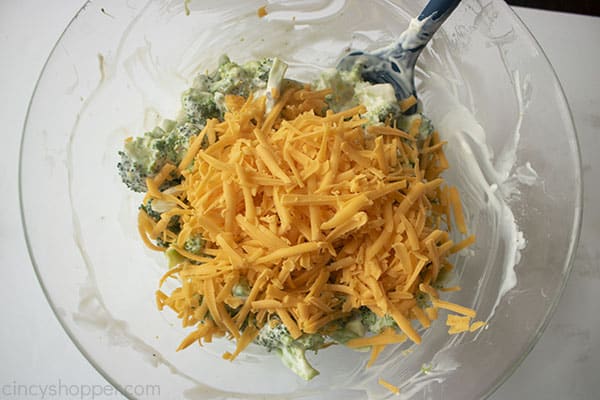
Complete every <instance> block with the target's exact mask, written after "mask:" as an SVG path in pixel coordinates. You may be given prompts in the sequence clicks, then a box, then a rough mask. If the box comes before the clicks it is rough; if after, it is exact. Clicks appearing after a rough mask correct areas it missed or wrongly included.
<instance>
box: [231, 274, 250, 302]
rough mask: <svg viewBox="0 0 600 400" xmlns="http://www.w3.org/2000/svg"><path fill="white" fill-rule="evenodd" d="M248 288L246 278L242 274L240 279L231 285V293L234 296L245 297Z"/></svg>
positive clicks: (248, 292)
mask: <svg viewBox="0 0 600 400" xmlns="http://www.w3.org/2000/svg"><path fill="white" fill-rule="evenodd" d="M250 289H251V288H250V284H249V283H248V280H247V279H246V277H244V276H243V277H241V278H240V281H239V282H238V283H236V284H235V285H234V286H233V289H231V294H233V295H234V296H235V297H244V298H246V297H248V295H249V294H250Z"/></svg>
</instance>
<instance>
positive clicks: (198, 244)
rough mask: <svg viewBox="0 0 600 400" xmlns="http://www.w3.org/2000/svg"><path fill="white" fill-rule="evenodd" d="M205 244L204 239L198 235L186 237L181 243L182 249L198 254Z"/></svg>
mask: <svg viewBox="0 0 600 400" xmlns="http://www.w3.org/2000/svg"><path fill="white" fill-rule="evenodd" d="M205 244H206V240H204V238H203V237H202V236H200V235H194V236H192V237H190V238H188V239H187V240H186V241H185V243H184V244H183V249H184V250H185V251H188V252H190V253H192V254H196V255H200V254H202V250H204V245H205Z"/></svg>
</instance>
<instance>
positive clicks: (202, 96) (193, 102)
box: [181, 88, 223, 126]
mask: <svg viewBox="0 0 600 400" xmlns="http://www.w3.org/2000/svg"><path fill="white" fill-rule="evenodd" d="M181 105H182V107H183V111H184V113H185V117H186V118H187V120H188V121H189V122H191V123H193V124H197V125H201V126H204V125H206V121H207V120H209V119H211V118H223V113H222V111H221V110H220V109H219V107H218V105H217V103H216V101H215V96H214V94H213V93H210V92H203V91H201V90H198V89H194V88H191V89H188V90H186V91H185V92H183V95H182V96H181Z"/></svg>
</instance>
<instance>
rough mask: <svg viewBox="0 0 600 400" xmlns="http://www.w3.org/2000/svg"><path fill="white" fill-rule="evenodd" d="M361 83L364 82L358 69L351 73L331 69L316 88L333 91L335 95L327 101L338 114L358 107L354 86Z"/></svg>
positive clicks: (316, 83) (316, 84)
mask: <svg viewBox="0 0 600 400" xmlns="http://www.w3.org/2000/svg"><path fill="white" fill-rule="evenodd" d="M359 82H362V78H361V75H360V70H359V69H358V68H353V69H352V70H350V71H340V70H337V69H330V70H327V71H325V72H323V73H322V74H321V76H320V77H319V79H318V80H317V81H316V82H315V83H314V86H315V87H316V88H317V89H318V90H321V89H327V88H331V89H333V93H331V94H329V95H327V97H326V98H325V100H326V101H327V104H328V105H329V107H330V108H331V109H332V110H333V111H335V112H338V111H341V110H344V109H347V108H351V107H354V106H356V105H358V103H357V102H356V98H355V96H354V86H355V85H356V84H357V83H359Z"/></svg>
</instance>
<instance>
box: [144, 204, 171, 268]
mask: <svg viewBox="0 0 600 400" xmlns="http://www.w3.org/2000/svg"><path fill="white" fill-rule="evenodd" d="M173 207H174V205H173V203H170V202H167V201H162V200H153V199H150V200H148V201H147V202H146V203H143V204H140V207H139V209H140V210H142V211H144V212H145V213H146V215H148V216H149V217H150V218H152V219H153V220H154V221H157V222H158V221H159V220H160V219H161V214H162V213H164V212H166V211H169V210H170V209H171V208H173ZM167 229H168V230H170V231H171V232H173V233H174V234H178V233H179V232H181V219H180V218H179V215H174V216H172V217H171V219H170V220H169V223H168V224H167ZM155 242H156V245H157V246H160V247H164V248H168V247H169V246H170V243H169V242H166V241H164V240H163V239H162V238H160V237H159V238H157V239H156V240H155ZM167 258H169V256H168V255H167Z"/></svg>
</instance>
